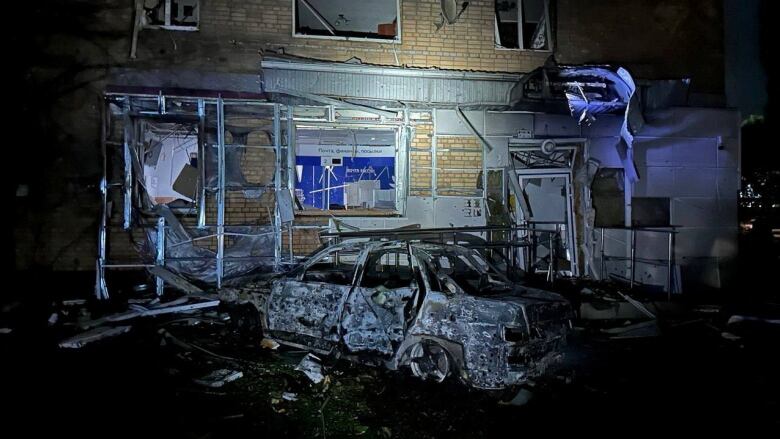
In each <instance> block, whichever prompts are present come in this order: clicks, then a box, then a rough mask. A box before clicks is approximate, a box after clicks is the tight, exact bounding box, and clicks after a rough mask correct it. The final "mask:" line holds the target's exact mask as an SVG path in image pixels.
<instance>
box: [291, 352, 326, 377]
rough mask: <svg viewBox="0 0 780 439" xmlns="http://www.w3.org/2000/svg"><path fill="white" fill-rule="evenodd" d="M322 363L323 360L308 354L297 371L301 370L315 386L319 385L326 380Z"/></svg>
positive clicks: (296, 368)
mask: <svg viewBox="0 0 780 439" xmlns="http://www.w3.org/2000/svg"><path fill="white" fill-rule="evenodd" d="M321 361H322V360H320V359H319V358H318V357H317V356H316V355H314V354H312V353H309V354H306V356H305V357H303V360H301V362H300V363H298V365H297V366H296V367H295V370H299V371H301V372H303V373H304V374H306V376H307V377H309V379H310V380H312V382H313V383H314V384H319V383H321V382H322V380H324V379H325V376H324V375H323V374H322V365H321V364H320V363H321Z"/></svg>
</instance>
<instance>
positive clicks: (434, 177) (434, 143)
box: [431, 109, 439, 223]
mask: <svg viewBox="0 0 780 439" xmlns="http://www.w3.org/2000/svg"><path fill="white" fill-rule="evenodd" d="M432 119H433V121H432V122H433V133H432V135H431V198H432V199H433V214H434V221H433V222H434V223H435V222H436V218H435V215H436V195H437V192H438V191H437V190H436V189H437V186H436V185H437V184H438V183H437V182H438V178H439V170H438V169H437V167H438V166H439V161H438V159H437V158H436V155H437V152H438V149H439V147H438V143H439V140H438V137H437V136H436V110H435V109H434V110H433V113H432Z"/></svg>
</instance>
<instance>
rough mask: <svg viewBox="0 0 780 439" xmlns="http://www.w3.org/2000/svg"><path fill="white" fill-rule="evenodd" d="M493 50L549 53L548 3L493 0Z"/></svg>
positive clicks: (544, 0) (533, 0) (543, 1)
mask: <svg viewBox="0 0 780 439" xmlns="http://www.w3.org/2000/svg"><path fill="white" fill-rule="evenodd" d="M495 9H496V10H495V15H496V19H495V33H496V46H498V47H501V48H504V49H522V50H541V51H549V50H552V41H551V40H552V32H551V29H550V27H551V26H550V23H551V21H550V1H549V0H496V2H495Z"/></svg>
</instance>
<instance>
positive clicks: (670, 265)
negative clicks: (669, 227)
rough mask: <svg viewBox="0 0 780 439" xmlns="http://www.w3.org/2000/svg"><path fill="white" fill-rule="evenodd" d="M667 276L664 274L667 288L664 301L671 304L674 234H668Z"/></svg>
mask: <svg viewBox="0 0 780 439" xmlns="http://www.w3.org/2000/svg"><path fill="white" fill-rule="evenodd" d="M667 259H668V260H667V263H666V268H667V274H666V277H667V279H666V284H667V285H668V288H667V290H666V299H667V300H668V301H669V302H671V301H672V288H673V287H672V280H673V279H672V270H673V269H674V232H673V231H671V232H669V249H668V254H667Z"/></svg>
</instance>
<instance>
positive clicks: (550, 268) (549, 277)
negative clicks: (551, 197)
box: [547, 224, 558, 284]
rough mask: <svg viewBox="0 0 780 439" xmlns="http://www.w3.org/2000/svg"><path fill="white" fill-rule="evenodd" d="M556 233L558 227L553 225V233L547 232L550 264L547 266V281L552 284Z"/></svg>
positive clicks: (553, 279)
mask: <svg viewBox="0 0 780 439" xmlns="http://www.w3.org/2000/svg"><path fill="white" fill-rule="evenodd" d="M557 233H558V225H557V224H556V225H555V231H551V232H548V234H549V235H550V242H549V245H550V254H549V256H550V262H549V263H548V264H547V281H548V282H550V284H552V283H553V282H554V281H555V241H554V239H555V235H556V234H557Z"/></svg>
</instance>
